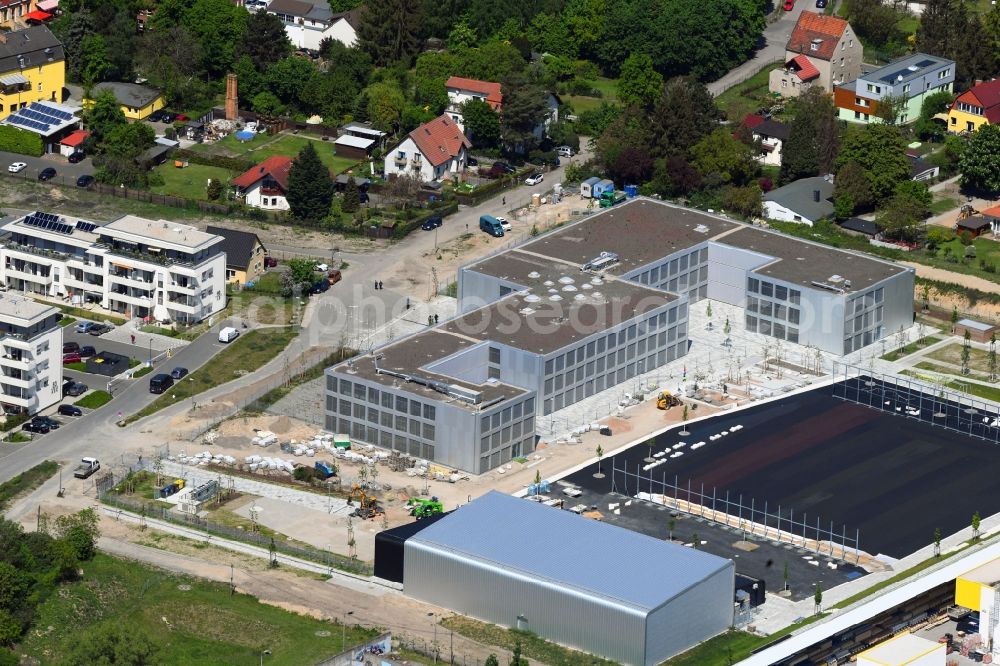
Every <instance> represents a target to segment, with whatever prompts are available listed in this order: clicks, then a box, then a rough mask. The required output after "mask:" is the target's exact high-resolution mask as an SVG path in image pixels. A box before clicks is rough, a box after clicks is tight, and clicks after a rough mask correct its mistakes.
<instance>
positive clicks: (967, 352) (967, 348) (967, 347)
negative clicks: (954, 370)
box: [962, 329, 972, 375]
mask: <svg viewBox="0 0 1000 666" xmlns="http://www.w3.org/2000/svg"><path fill="white" fill-rule="evenodd" d="M971 355H972V334H971V333H969V331H968V329H966V331H965V335H963V336H962V374H963V375H967V374H969V357H970V356H971Z"/></svg>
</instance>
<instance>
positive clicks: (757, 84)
mask: <svg viewBox="0 0 1000 666" xmlns="http://www.w3.org/2000/svg"><path fill="white" fill-rule="evenodd" d="M778 66H779V65H768V66H767V67H765V68H764V69H762V70H761V71H759V72H757V73H756V74H754V75H753V76H751V77H750V78H749V79H747V80H746V81H744V82H743V83H738V84H737V85H735V86H733V87H732V88H730V89H729V90H727V91H725V92H724V93H722V94H721V95H719V96H718V97H716V98H715V103H716V105H718V107H719V109H720V110H721V111H723V112H725V114H726V117H727V118H728V119H729V120H731V121H733V122H737V123H738V122H740V121H742V120H743V118H745V117H746V116H747V114H750V113H756V112H757V109H759V108H760V107H761V105H762V104H763V103H764V102H765V101H766V99H767V97H768V91H767V81H768V77H769V76H770V75H771V70H773V69H775V68H777V67H778Z"/></svg>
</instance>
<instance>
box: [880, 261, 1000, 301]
mask: <svg viewBox="0 0 1000 666" xmlns="http://www.w3.org/2000/svg"><path fill="white" fill-rule="evenodd" d="M899 263H901V264H902V265H904V266H909V267H910V268H915V269H916V270H917V276H918V277H922V278H926V279H928V280H937V281H938V282H953V283H955V284H960V285H962V286H963V287H971V288H972V289H978V290H980V291H985V292H989V293H992V294H1000V284H997V283H996V282H991V281H989V280H987V279H985V278H981V277H977V276H975V275H966V274H965V273H955V272H954V271H949V270H946V269H944V268H934V267H933V266H925V265H923V264H916V263H913V262H911V261H901V262H899Z"/></svg>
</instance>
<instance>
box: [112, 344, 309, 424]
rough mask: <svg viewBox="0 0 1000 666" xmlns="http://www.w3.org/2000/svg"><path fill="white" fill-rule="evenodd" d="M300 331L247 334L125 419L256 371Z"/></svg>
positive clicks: (130, 418)
mask: <svg viewBox="0 0 1000 666" xmlns="http://www.w3.org/2000/svg"><path fill="white" fill-rule="evenodd" d="M297 333H298V331H297V330H296V329H295V328H294V327H291V326H287V327H282V328H263V329H259V330H256V331H250V332H249V333H244V334H243V335H241V336H240V337H239V338H237V339H236V340H235V341H234V342H232V343H230V344H229V345H228V346H227V347H226V348H225V349H224V350H222V351H221V352H219V353H218V354H216V355H215V356H214V357H213V358H212V360H211V361H209V362H208V363H206V364H205V365H203V366H202V367H200V368H198V369H197V370H195V371H194V372H192V373H191V374H190V375H188V376H187V377H185V378H184V379H182V380H181V381H179V382H177V383H176V384H174V385H173V386H172V387H171V388H170V390H168V391H167V392H166V393H164V394H163V395H161V396H160V397H158V398H157V399H156V400H154V401H153V402H151V403H150V404H149V405H147V406H146V407H144V408H142V409H141V410H139V411H138V412H136V413H135V414H133V415H131V416H129V417H128V418H126V419H125V422H126V423H132V422H133V421H137V420H138V419H141V418H143V417H144V416H149V415H150V414H154V413H156V412H158V411H160V410H161V409H163V408H164V407H169V406H170V405H173V404H174V403H177V402H180V401H182V400H185V399H187V398H190V397H192V396H195V395H198V394H199V393H202V392H204V391H207V390H208V389H210V388H214V387H216V386H218V385H220V384H224V383H226V382H228V381H230V380H233V379H236V378H238V377H240V376H241V375H243V374H246V373H248V372H253V371H254V370H256V369H258V368H259V367H261V366H262V365H264V364H265V363H267V362H268V361H270V360H271V359H272V358H274V357H275V356H277V355H278V353H279V352H281V350H282V349H284V348H285V347H287V346H288V343H289V342H291V341H292V339H293V338H294V337H295V336H296V334H297Z"/></svg>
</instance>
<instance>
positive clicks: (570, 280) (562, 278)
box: [559, 275, 576, 284]
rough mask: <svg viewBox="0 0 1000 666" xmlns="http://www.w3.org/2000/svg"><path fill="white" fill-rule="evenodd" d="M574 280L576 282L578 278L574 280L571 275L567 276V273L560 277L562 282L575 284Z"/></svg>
mask: <svg viewBox="0 0 1000 666" xmlns="http://www.w3.org/2000/svg"><path fill="white" fill-rule="evenodd" d="M574 282H576V280H574V279H573V278H571V277H567V276H565V275H564V276H562V277H561V278H559V283H560V284H573V283H574Z"/></svg>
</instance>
